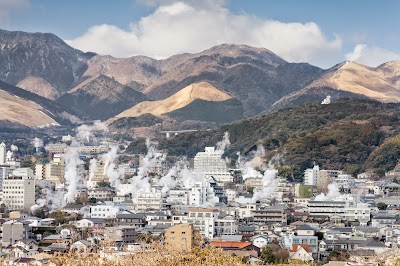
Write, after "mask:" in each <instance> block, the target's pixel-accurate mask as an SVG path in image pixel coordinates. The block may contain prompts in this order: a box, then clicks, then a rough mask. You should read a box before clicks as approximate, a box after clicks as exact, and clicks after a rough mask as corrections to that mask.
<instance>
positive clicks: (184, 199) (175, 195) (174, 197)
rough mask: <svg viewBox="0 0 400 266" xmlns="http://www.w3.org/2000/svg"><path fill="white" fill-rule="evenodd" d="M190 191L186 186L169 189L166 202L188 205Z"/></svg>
mask: <svg viewBox="0 0 400 266" xmlns="http://www.w3.org/2000/svg"><path fill="white" fill-rule="evenodd" d="M190 192H191V189H187V188H179V189H171V190H170V191H169V193H168V194H169V195H168V197H167V198H166V202H167V203H170V204H179V205H189V195H190Z"/></svg>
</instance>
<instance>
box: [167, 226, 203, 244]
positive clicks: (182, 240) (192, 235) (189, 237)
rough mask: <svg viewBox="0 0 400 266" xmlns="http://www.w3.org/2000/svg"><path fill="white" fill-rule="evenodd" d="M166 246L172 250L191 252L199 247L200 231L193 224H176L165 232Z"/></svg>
mask: <svg viewBox="0 0 400 266" xmlns="http://www.w3.org/2000/svg"><path fill="white" fill-rule="evenodd" d="M165 244H166V245H167V246H169V247H170V248H175V249H179V250H182V251H190V250H191V249H192V248H193V247H195V246H199V244H200V234H199V230H198V229H197V228H195V227H194V226H193V225H192V224H176V225H174V226H171V227H170V228H168V229H166V230H165Z"/></svg>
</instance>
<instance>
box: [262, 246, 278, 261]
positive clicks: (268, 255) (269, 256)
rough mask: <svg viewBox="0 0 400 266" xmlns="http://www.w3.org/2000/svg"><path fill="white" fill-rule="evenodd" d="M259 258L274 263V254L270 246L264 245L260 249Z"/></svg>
mask: <svg viewBox="0 0 400 266" xmlns="http://www.w3.org/2000/svg"><path fill="white" fill-rule="evenodd" d="M261 259H262V260H263V262H264V263H274V262H275V255H274V251H273V250H272V248H271V247H268V246H265V247H263V249H262V251H261Z"/></svg>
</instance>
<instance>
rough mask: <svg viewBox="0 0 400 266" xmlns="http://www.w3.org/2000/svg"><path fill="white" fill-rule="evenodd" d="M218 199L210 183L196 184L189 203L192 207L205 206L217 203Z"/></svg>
mask: <svg viewBox="0 0 400 266" xmlns="http://www.w3.org/2000/svg"><path fill="white" fill-rule="evenodd" d="M218 201H219V199H218V197H216V196H215V193H214V190H213V188H212V187H211V186H210V183H209V182H206V181H203V182H196V183H195V184H194V185H193V186H192V189H191V191H190V196H189V203H190V205H192V206H203V205H204V204H209V203H212V204H214V203H217V202H218Z"/></svg>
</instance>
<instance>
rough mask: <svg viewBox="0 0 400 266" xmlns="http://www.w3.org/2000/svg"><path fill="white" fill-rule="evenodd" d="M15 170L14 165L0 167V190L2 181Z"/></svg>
mask: <svg viewBox="0 0 400 266" xmlns="http://www.w3.org/2000/svg"><path fill="white" fill-rule="evenodd" d="M15 169H17V167H16V166H15V165H0V189H2V187H3V180H4V179H6V177H7V176H9V175H11V174H12V172H13V171H14V170H15Z"/></svg>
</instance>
